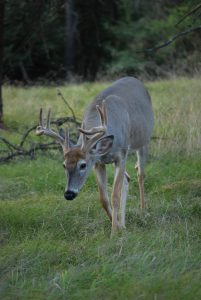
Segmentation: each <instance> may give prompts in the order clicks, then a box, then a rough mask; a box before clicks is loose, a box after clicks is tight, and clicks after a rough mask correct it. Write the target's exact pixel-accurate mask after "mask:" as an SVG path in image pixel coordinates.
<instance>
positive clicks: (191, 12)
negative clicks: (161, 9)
mask: <svg viewBox="0 0 201 300" xmlns="http://www.w3.org/2000/svg"><path fill="white" fill-rule="evenodd" d="M200 8H201V3H199V4H198V5H197V6H195V7H194V8H193V9H191V10H190V11H189V12H188V13H186V14H185V15H184V16H183V17H182V18H181V19H180V20H179V21H178V22H177V23H176V24H175V26H177V25H179V24H180V23H181V22H183V21H184V20H185V19H186V18H187V17H189V16H190V15H192V14H194V13H195V12H196V11H198V10H199V9H200Z"/></svg>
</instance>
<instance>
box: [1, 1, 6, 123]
mask: <svg viewBox="0 0 201 300" xmlns="http://www.w3.org/2000/svg"><path fill="white" fill-rule="evenodd" d="M4 7H5V6H4V0H0V125H1V124H3V96H2V76H3V31H4Z"/></svg>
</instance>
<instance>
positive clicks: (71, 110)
mask: <svg viewBox="0 0 201 300" xmlns="http://www.w3.org/2000/svg"><path fill="white" fill-rule="evenodd" d="M57 95H58V96H60V97H61V99H62V100H63V101H64V103H65V104H66V105H67V107H68V109H69V110H70V112H71V114H72V116H73V119H74V121H76V117H75V113H74V111H73V109H72V107H71V106H70V105H69V103H68V101H67V100H66V99H65V98H64V96H63V94H62V92H61V91H60V90H59V89H57Z"/></svg>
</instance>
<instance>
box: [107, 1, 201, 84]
mask: <svg viewBox="0 0 201 300" xmlns="http://www.w3.org/2000/svg"><path fill="white" fill-rule="evenodd" d="M164 2H165V3H164ZM168 2H170V1H161V3H159V2H157V4H153V3H152V2H150V1H146V0H144V1H138V2H137V1H136V2H135V1H131V0H126V1H124V0H119V3H120V7H121V10H120V17H119V20H118V21H117V22H116V24H114V25H113V26H112V27H111V26H110V24H107V25H108V30H111V32H112V36H113V37H116V38H115V39H113V40H111V43H110V46H109V51H110V52H111V55H112V62H111V64H110V66H109V67H108V69H109V72H110V73H111V74H113V73H117V74H119V73H130V74H133V73H134V74H143V73H144V74H147V75H148V76H150V78H153V77H155V76H157V75H160V76H167V75H168V72H170V73H171V74H172V73H175V74H179V73H180V74H182V73H191V72H194V71H195V70H199V69H200V59H199V57H200V54H199V49H200V38H199V37H200V33H194V34H191V35H189V36H187V37H185V38H183V39H178V40H177V41H176V42H174V43H173V44H171V45H169V46H168V47H166V48H163V49H162V50H160V51H157V52H154V51H153V52H151V53H150V52H149V53H147V52H143V50H145V49H148V48H152V47H154V46H157V45H158V44H161V43H162V42H164V41H166V40H168V39H169V38H170V37H172V36H174V35H175V34H176V33H179V32H182V31H184V30H186V29H188V28H191V27H195V26H196V25H198V24H199V25H200V20H199V17H195V16H194V18H192V16H190V17H188V18H186V19H185V20H184V21H183V22H182V23H180V24H179V25H176V24H177V23H178V22H179V20H180V19H181V18H182V17H183V16H184V14H185V13H186V12H188V11H190V8H191V7H193V5H195V4H196V3H197V2H198V1H197V2H196V1H194V2H193V1H191V2H189V1H182V3H180V2H179V1H176V4H175V3H172V4H170V3H169V5H168ZM177 2H178V3H177ZM140 51H141V53H140Z"/></svg>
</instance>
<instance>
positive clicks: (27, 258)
mask: <svg viewBox="0 0 201 300" xmlns="http://www.w3.org/2000/svg"><path fill="white" fill-rule="evenodd" d="M200 81H201V78H194V79H186V78H180V79H174V80H169V81H158V82H154V83H147V84H146V86H147V88H148V89H149V91H150V93H151V96H152V99H153V106H154V112H155V132H154V137H155V139H153V140H152V141H151V145H150V159H149V163H148V164H147V166H146V182H145V193H146V194H145V195H146V201H147V209H146V210H145V211H144V212H141V211H140V209H139V192H138V186H137V181H136V174H135V171H134V163H135V158H133V157H130V158H129V160H128V166H127V168H128V172H129V174H130V175H131V184H130V189H129V196H128V202H127V215H126V225H127V229H126V230H125V231H124V232H122V233H121V234H119V235H117V236H115V237H113V238H112V239H111V238H110V231H111V225H110V223H109V220H108V219H107V216H106V214H105V212H104V211H103V209H102V208H101V207H100V204H99V202H98V192H97V188H96V185H95V179H94V177H93V174H91V176H90V177H89V179H88V181H87V184H86V185H85V187H84V189H83V190H82V191H81V193H80V195H79V196H78V197H77V198H76V199H75V200H74V201H72V202H67V201H65V200H64V199H63V192H64V187H65V176H64V173H63V168H62V157H61V155H60V153H56V154H55V155H52V156H51V158H50V157H48V155H47V154H46V155H38V156H37V159H35V160H29V159H20V160H19V159H18V160H15V161H12V162H10V163H9V164H3V165H1V166H0V198H1V201H0V222H1V239H0V241H1V249H0V254H1V255H0V261H1V288H0V298H1V299H3V300H6V299H20V300H21V299H24V300H25V299H41V300H42V299H52V300H55V299H73V300H74V299H76V300H78V299H79V300H82V299H85V300H86V299H87V300H89V299H91V300H95V299H98V300H99V299H111V300H113V299H114V300H116V299H117V300H121V299H122V300H124V299H140V300H141V299H153V300H159V299H163V300H164V299H167V300H171V299H173V300H177V299H178V300H186V299H192V300H195V299H201V284H200V282H201V247H200V246H201V98H200V95H201V84H200ZM106 86H108V83H104V84H103V83H97V84H89V83H87V84H82V85H77V86H76V85H72V86H71V85H70V86H64V87H60V89H61V91H62V93H63V94H64V96H65V97H66V98H67V99H68V101H69V103H71V106H72V107H73V109H74V110H75V111H76V114H77V116H78V117H79V118H81V116H82V113H83V110H84V107H85V105H86V103H87V102H88V101H90V99H91V98H93V96H94V95H96V94H97V93H98V92H99V91H100V90H102V89H103V88H104V87H106ZM4 99H5V121H6V124H7V125H8V127H9V128H10V130H9V131H0V135H1V136H4V137H6V138H8V139H10V140H11V141H13V142H16V143H17V142H18V141H19V139H20V135H21V134H22V132H23V131H24V130H25V129H26V128H27V127H29V126H31V125H33V124H35V123H36V121H37V118H38V110H39V107H41V106H43V107H52V110H53V116H54V117H60V116H65V113H64V112H65V111H66V113H67V109H66V106H65V104H64V103H63V102H62V101H61V100H60V99H58V97H57V96H56V88H54V87H51V88H50V87H33V88H20V87H19V88H16V87H10V86H6V87H4ZM108 172H109V187H108V188H109V191H111V186H112V178H113V170H112V167H109V168H108Z"/></svg>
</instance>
